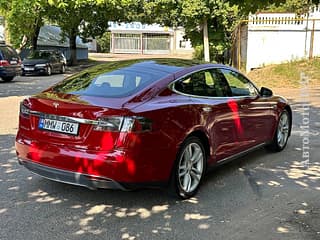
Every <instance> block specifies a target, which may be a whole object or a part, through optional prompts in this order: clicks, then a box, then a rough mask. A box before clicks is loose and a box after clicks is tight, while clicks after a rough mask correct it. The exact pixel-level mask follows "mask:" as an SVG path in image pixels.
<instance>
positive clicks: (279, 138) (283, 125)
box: [267, 110, 291, 152]
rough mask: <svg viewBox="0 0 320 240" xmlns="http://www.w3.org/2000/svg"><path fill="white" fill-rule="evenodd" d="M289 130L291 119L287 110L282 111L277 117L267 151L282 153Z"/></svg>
mask: <svg viewBox="0 0 320 240" xmlns="http://www.w3.org/2000/svg"><path fill="white" fill-rule="evenodd" d="M290 128H291V118H290V115H289V113H288V111H287V110H283V112H282V113H281V115H280V117H279V121H278V126H277V129H276V131H275V134H274V137H273V140H272V142H271V144H270V145H268V146H267V148H268V149H269V150H272V151H276V152H280V151H282V150H283V149H284V148H285V147H286V145H287V142H288V138H289V135H290V130H291V129H290Z"/></svg>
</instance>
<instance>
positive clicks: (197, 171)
mask: <svg viewBox="0 0 320 240" xmlns="http://www.w3.org/2000/svg"><path fill="white" fill-rule="evenodd" d="M206 162H207V157H206V153H205V150H204V147H203V144H202V142H201V141H200V139H199V138H197V137H189V138H187V139H186V140H185V142H184V143H183V145H182V146H181V149H180V151H179V154H178V156H177V159H176V161H175V166H174V168H173V172H172V176H171V180H170V186H169V191H170V193H171V194H174V195H176V196H178V197H180V198H182V199H187V198H190V197H192V196H194V195H195V194H196V193H197V191H198V189H199V186H200V183H201V181H202V178H203V176H204V173H205V169H206Z"/></svg>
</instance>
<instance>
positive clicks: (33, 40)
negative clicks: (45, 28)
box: [31, 25, 41, 50]
mask: <svg viewBox="0 0 320 240" xmlns="http://www.w3.org/2000/svg"><path fill="white" fill-rule="evenodd" d="M40 28H41V26H40V25H37V26H36V28H35V30H34V34H33V36H32V38H31V44H32V49H33V50H36V49H37V47H38V46H37V45H38V44H37V43H38V37H39V33H40Z"/></svg>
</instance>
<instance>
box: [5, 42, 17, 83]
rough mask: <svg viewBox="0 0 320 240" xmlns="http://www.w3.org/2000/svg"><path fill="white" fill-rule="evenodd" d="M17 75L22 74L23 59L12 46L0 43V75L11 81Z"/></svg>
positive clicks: (6, 80)
mask: <svg viewBox="0 0 320 240" xmlns="http://www.w3.org/2000/svg"><path fill="white" fill-rule="evenodd" d="M17 75H21V60H20V57H19V55H18V53H17V52H16V50H14V49H13V48H12V47H10V46H7V45H4V44H1V45H0V77H1V78H2V80H3V81H5V82H9V81H12V80H13V78H14V77H15V76H17Z"/></svg>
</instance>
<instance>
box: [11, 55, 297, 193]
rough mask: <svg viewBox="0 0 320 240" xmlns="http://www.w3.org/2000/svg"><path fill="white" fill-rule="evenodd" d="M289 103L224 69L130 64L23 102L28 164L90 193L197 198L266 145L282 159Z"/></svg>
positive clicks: (20, 139)
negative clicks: (147, 189) (226, 166)
mask: <svg viewBox="0 0 320 240" xmlns="http://www.w3.org/2000/svg"><path fill="white" fill-rule="evenodd" d="M291 124H292V110H291V108H290V106H289V103H288V101H287V100H286V99H284V98H282V97H280V96H275V95H273V94H272V91H271V90H269V89H267V88H261V89H260V90H259V89H258V88H257V87H256V86H255V85H254V84H253V83H252V82H251V81H250V80H248V79H247V78H246V77H245V76H244V75H242V74H241V73H240V72H239V71H237V70H235V69H233V68H230V67H228V66H224V65H217V64H203V65H197V64H195V63H194V62H192V61H188V60H179V59H155V60H130V61H120V62H117V63H108V64H106V65H101V66H95V67H93V68H91V69H86V70H85V71H83V72H81V73H78V74H76V75H74V76H71V77H69V78H67V79H65V80H64V81H62V82H60V83H58V84H56V85H54V86H53V87H51V88H49V89H47V90H45V91H43V92H41V93H39V94H37V95H35V96H32V97H28V98H26V99H25V100H24V101H23V102H22V103H21V108H20V121H19V130H18V134H17V137H16V151H17V155H18V158H19V162H20V163H21V164H23V165H24V166H25V167H26V168H28V169H29V170H31V171H32V172H34V173H36V174H38V175H40V176H43V177H45V178H48V179H52V180H54V181H60V182H65V183H70V184H75V185H80V186H86V187H88V188H93V189H94V188H118V189H124V190H125V189H134V188H137V187H139V186H140V187H142V186H152V187H154V186H168V189H169V190H170V192H172V193H174V194H176V195H178V196H179V197H181V198H188V197H191V196H193V195H194V194H195V193H196V192H197V190H198V188H199V186H200V184H201V181H202V179H203V177H204V175H205V173H206V170H207V169H209V168H211V167H213V166H217V165H220V164H222V163H225V162H228V161H229V160H232V159H234V158H236V157H240V156H243V155H244V154H247V153H248V152H249V151H252V150H255V149H257V148H259V147H263V146H265V147H267V148H269V149H272V150H274V151H281V150H283V149H284V148H285V147H286V144H287V141H288V138H289V136H290V133H291Z"/></svg>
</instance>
